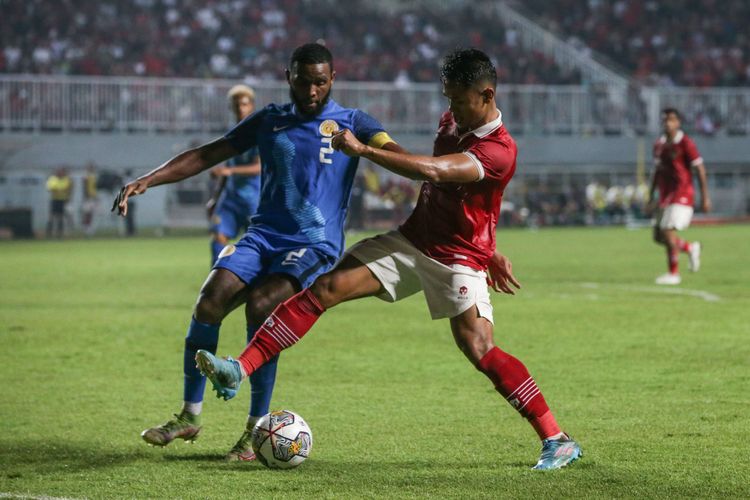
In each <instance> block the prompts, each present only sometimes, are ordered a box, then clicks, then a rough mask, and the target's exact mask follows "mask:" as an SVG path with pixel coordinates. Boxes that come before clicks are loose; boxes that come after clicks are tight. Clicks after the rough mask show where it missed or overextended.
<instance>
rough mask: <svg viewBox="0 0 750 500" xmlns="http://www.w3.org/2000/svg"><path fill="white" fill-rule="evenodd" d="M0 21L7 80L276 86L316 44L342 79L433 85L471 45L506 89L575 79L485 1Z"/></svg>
mask: <svg viewBox="0 0 750 500" xmlns="http://www.w3.org/2000/svg"><path fill="white" fill-rule="evenodd" d="M3 18H4V22H3V24H2V26H1V27H0V40H2V46H3V51H2V53H0V72H3V73H33V74H65V75H116V76H162V77H164V76H166V77H197V78H245V77H248V76H251V77H252V78H253V79H258V80H280V79H283V69H284V66H285V62H286V60H287V58H288V56H289V53H290V52H291V50H292V49H293V48H294V47H296V46H297V45H300V44H301V43H305V42H308V41H310V40H316V39H318V40H324V41H325V42H326V43H327V44H328V45H329V46H330V47H331V48H332V50H333V51H334V54H335V56H336V65H337V70H338V72H339V73H340V74H341V75H342V76H343V79H346V80H352V81H388V82H396V83H400V84H406V83H409V82H434V81H435V80H436V78H437V76H438V75H437V72H438V67H439V58H440V57H441V55H442V54H443V53H445V52H446V51H448V50H450V49H452V48H455V47H457V46H459V45H464V44H465V40H467V39H468V40H470V41H471V44H472V45H476V46H482V47H490V48H491V50H490V52H491V53H492V55H493V56H494V57H495V59H496V65H497V66H498V68H500V74H499V77H500V81H501V82H507V83H524V84H532V83H545V84H575V83H579V82H580V75H579V74H578V73H577V71H576V70H575V69H570V70H565V69H562V68H560V67H559V66H558V65H557V64H556V63H555V62H554V60H553V59H552V58H550V57H549V56H547V55H545V54H544V53H542V52H540V51H538V50H535V49H534V48H533V47H524V46H523V45H522V44H521V43H520V40H519V38H518V37H517V33H516V32H514V31H513V30H505V29H503V27H502V23H500V22H499V19H498V12H497V10H496V9H495V8H493V7H492V3H491V2H484V3H480V4H477V5H464V6H463V7H460V8H458V9H456V10H455V11H452V12H451V15H450V16H445V15H440V13H439V12H435V9H433V8H431V7H428V6H426V5H425V4H419V5H415V6H414V7H409V8H408V9H405V10H397V11H394V10H385V9H378V8H377V5H373V4H372V3H370V2H364V1H361V0H354V1H352V2H347V8H346V9H341V8H339V6H338V5H337V3H336V2H309V1H306V2H297V1H291V0H282V1H279V2H252V3H244V2H233V1H229V0H224V1H214V2H180V3H179V5H178V2H176V0H135V1H133V2H115V1H113V0H108V1H95V0H82V1H77V2H54V1H52V0H34V1H30V2H10V3H7V4H5V5H4V6H3ZM467 27H468V30H469V32H468V34H467ZM467 35H468V36H467Z"/></svg>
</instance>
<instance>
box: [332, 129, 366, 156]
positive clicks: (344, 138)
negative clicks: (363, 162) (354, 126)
mask: <svg viewBox="0 0 750 500" xmlns="http://www.w3.org/2000/svg"><path fill="white" fill-rule="evenodd" d="M331 146H332V147H333V149H335V150H337V151H341V152H342V153H344V154H345V155H348V156H360V155H362V154H363V153H364V152H365V148H366V146H365V145H364V144H362V143H361V142H359V141H358V140H357V138H356V137H354V134H352V131H351V130H348V129H344V130H342V131H341V132H337V133H336V134H335V135H334V136H333V140H332V141H331Z"/></svg>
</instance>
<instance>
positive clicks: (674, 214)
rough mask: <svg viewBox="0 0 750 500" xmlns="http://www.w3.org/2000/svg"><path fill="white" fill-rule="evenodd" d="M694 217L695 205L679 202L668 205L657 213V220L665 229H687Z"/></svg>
mask: <svg viewBox="0 0 750 500" xmlns="http://www.w3.org/2000/svg"><path fill="white" fill-rule="evenodd" d="M692 218H693V207H691V206H688V205H680V204H679V203H672V204H671V205H667V206H666V207H664V208H663V209H661V210H659V212H657V214H656V221H657V222H658V224H659V228H660V229H664V230H667V229H676V230H677V231H682V230H683V229H687V228H688V227H689V226H690V221H691V220H692Z"/></svg>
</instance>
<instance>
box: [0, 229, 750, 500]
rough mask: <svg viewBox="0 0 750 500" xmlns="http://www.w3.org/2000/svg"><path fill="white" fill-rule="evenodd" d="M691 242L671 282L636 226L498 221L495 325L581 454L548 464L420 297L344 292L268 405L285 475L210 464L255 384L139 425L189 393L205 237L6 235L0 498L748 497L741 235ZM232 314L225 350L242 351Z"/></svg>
mask: <svg viewBox="0 0 750 500" xmlns="http://www.w3.org/2000/svg"><path fill="white" fill-rule="evenodd" d="M686 235H687V236H688V237H690V238H699V239H701V240H702V241H703V242H704V248H705V251H704V262H703V270H702V271H701V272H700V273H698V274H695V275H691V274H689V273H688V272H687V269H686V268H687V266H686V262H685V259H684V257H683V261H682V264H683V268H684V271H683V275H684V276H683V277H684V279H683V285H682V286H680V287H677V288H674V289H665V288H658V287H656V286H654V285H652V283H653V279H654V277H655V276H656V275H657V274H660V273H662V272H663V271H664V267H665V258H664V256H663V252H662V251H661V250H660V249H659V248H657V247H656V246H655V245H653V244H652V243H651V242H650V235H649V232H648V231H647V230H637V231H628V230H625V229H620V228H618V229H567V230H543V231H539V232H529V231H520V230H514V231H502V232H500V233H499V238H498V240H499V244H500V246H501V248H502V249H503V250H505V252H506V253H507V254H508V255H509V256H511V257H512V259H513V262H514V266H515V270H516V272H517V276H518V277H519V279H520V280H521V281H522V283H523V286H524V288H523V290H522V291H521V292H520V293H519V294H518V295H517V296H516V297H506V296H500V295H495V296H494V305H495V321H496V330H495V332H496V333H495V335H496V340H497V342H498V344H499V345H500V346H501V347H503V348H504V349H505V350H508V351H510V352H511V353H513V354H515V355H516V356H517V357H519V358H521V359H522V360H523V361H524V362H525V363H526V364H527V365H528V367H529V369H530V370H531V372H532V374H534V376H535V377H536V379H537V381H538V382H539V385H540V387H541V388H542V390H543V391H544V394H545V396H546V398H547V400H548V402H549V403H550V405H551V407H552V409H553V411H555V412H556V414H557V416H558V420H559V421H560V422H561V423H562V425H563V427H564V428H565V429H566V430H567V431H568V432H570V433H571V434H572V435H573V436H574V437H576V438H577V439H578V440H580V442H581V444H582V446H583V449H584V453H585V456H584V458H583V460H581V461H580V462H577V463H575V464H574V465H573V466H571V467H570V468H568V469H565V470H562V471H558V472H552V473H538V472H534V471H531V470H529V467H530V466H531V465H533V463H534V462H535V461H536V459H537V456H538V453H539V444H538V442H537V441H536V438H535V435H534V433H533V432H532V430H531V429H530V427H529V426H528V424H526V423H525V421H524V420H523V419H521V418H520V417H518V416H517V415H516V414H515V412H514V411H513V410H512V409H511V408H510V407H509V406H508V405H507V404H506V403H504V401H502V399H501V398H500V397H499V395H498V394H497V393H495V391H494V390H493V389H492V387H491V384H490V383H489V381H488V380H486V379H485V378H484V376H482V375H481V374H480V373H479V372H477V371H476V370H474V368H473V367H471V366H470V364H469V363H468V362H466V360H465V359H464V358H463V356H462V355H461V353H460V352H459V351H458V349H456V347H455V346H454V345H453V341H452V339H451V335H450V331H449V328H448V324H447V321H431V320H430V319H429V316H428V313H427V309H426V306H425V305H424V303H423V299H422V297H421V295H420V296H417V297H413V298H411V299H409V300H406V301H404V302H401V303H398V304H386V303H384V302H380V301H378V300H377V299H366V300H362V301H357V302H353V303H347V304H344V305H342V306H340V307H338V308H336V309H335V310H334V311H332V312H330V313H328V314H326V315H325V316H324V317H323V318H322V319H321V320H320V321H319V322H318V323H317V324H316V326H315V327H314V329H313V330H312V331H311V333H310V334H309V335H308V336H307V337H306V338H305V339H304V340H303V341H302V342H301V343H300V344H299V345H298V346H295V347H294V348H292V349H290V350H289V351H286V352H285V353H284V354H283V355H282V358H281V362H280V366H279V381H278V383H277V389H276V394H275V397H274V401H273V407H276V408H281V407H284V408H289V409H291V410H294V411H296V412H298V413H300V414H301V415H302V416H304V417H305V419H306V420H307V421H308V423H309V424H310V426H311V427H312V430H313V433H314V440H315V443H314V448H313V453H312V456H311V458H310V459H309V460H308V461H307V462H305V463H304V464H303V465H302V466H301V467H299V468H298V469H295V470H292V471H285V472H278V471H270V470H267V469H265V468H264V467H263V466H261V465H260V464H258V463H242V464H228V463H224V462H222V460H221V457H222V455H223V454H224V453H225V452H226V451H227V450H228V448H229V447H230V446H231V445H232V444H233V443H234V441H235V440H236V438H237V437H238V436H239V434H240V432H241V430H242V426H243V423H244V418H245V413H246V409H247V408H246V405H247V400H248V399H249V398H248V392H249V391H248V390H247V389H245V390H244V391H243V394H242V396H241V397H238V398H236V399H235V400H233V401H230V402H228V403H225V402H223V401H219V400H216V399H214V398H213V396H212V394H213V393H211V394H207V399H206V404H205V405H204V426H205V427H204V430H203V434H202V436H201V437H200V439H199V440H198V441H197V442H196V444H195V445H192V446H191V445H186V444H183V443H182V442H177V443H174V444H173V445H171V446H169V447H167V448H165V449H156V448H148V447H147V446H146V445H145V444H144V443H143V442H142V441H141V439H140V437H139V433H140V432H141V430H142V429H144V428H145V427H148V426H151V425H154V424H157V423H160V422H162V421H164V420H166V419H167V418H169V417H170V416H171V414H172V413H173V412H176V411H177V410H178V409H179V405H180V398H181V384H182V382H181V380H182V371H181V363H182V354H181V352H182V343H183V337H184V335H185V330H186V328H187V325H188V322H189V319H190V313H191V306H192V303H193V302H194V300H195V297H196V294H197V292H198V289H199V287H200V285H201V282H202V280H203V279H204V278H205V275H206V274H207V268H208V244H207V241H206V240H205V239H204V238H172V239H134V240H116V239H110V240H95V241H82V240H77V241H62V242H10V243H2V244H0V345H1V346H2V352H3V361H2V363H0V391H2V392H0V423H1V427H0V430H1V431H2V432H0V496H3V495H7V494H16V495H32V496H42V495H50V496H65V497H86V498H113V497H128V498H135V497H179V498H241V497H244V498H251V497H259V498H265V497H276V498H288V497H302V498H326V497H328V498H333V497H339V498H350V497H381V496H384V497H427V496H435V497H461V498H498V497H509V498H548V497H553V496H562V497H578V498H589V497H634V496H645V497H671V496H674V497H694V496H713V497H720V496H721V497H733V498H736V497H746V496H748V494H750V489H748V479H749V476H750V474H749V473H748V470H749V469H750V460H749V458H748V457H749V455H748V450H747V446H746V443H747V432H748V429H750V425H749V424H750V404H749V402H748V401H750V398H749V397H748V394H750V364H749V362H750V285H748V283H750V227H748V226H730V227H717V228H696V229H691V230H689V231H688V232H687V233H686ZM350 241H354V239H353V238H350ZM691 291H700V292H705V293H695V294H693V295H690V293H693V292H691ZM707 299H708V300H707ZM711 299H714V300H711ZM242 316H243V315H242V314H241V313H240V312H239V311H238V312H236V313H235V314H233V315H232V316H230V318H228V319H227V320H226V321H225V323H224V326H223V329H222V337H221V342H220V345H219V352H220V353H222V354H237V353H238V352H239V351H240V349H241V348H242V347H243V338H244V325H243V317H242Z"/></svg>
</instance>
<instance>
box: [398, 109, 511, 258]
mask: <svg viewBox="0 0 750 500" xmlns="http://www.w3.org/2000/svg"><path fill="white" fill-rule="evenodd" d="M517 152H518V150H517V148H516V142H515V141H514V140H513V138H512V137H511V136H510V134H509V133H508V132H507V131H506V130H505V127H504V126H503V122H502V114H500V111H499V110H498V117H497V119H496V120H493V121H491V122H490V123H487V124H485V125H482V126H481V127H479V128H477V129H476V130H472V131H471V132H467V133H465V134H463V135H461V136H459V135H458V132H457V126H456V122H455V120H454V119H453V114H451V113H450V112H449V111H448V112H445V113H443V116H442V117H441V118H440V125H439V128H438V132H437V137H436V138H435V145H434V149H433V155H434V156H443V155H448V154H455V153H463V154H465V155H467V156H468V157H469V158H471V159H472V160H473V161H474V163H475V164H476V165H477V169H478V170H479V172H480V175H479V180H478V181H476V182H469V183H454V182H445V183H439V184H438V183H433V182H424V183H423V184H422V189H421V191H420V193H419V200H417V206H416V208H415V209H414V212H413V213H412V214H411V216H409V218H408V219H407V220H406V222H405V223H404V224H403V225H402V226H401V227H400V228H399V230H400V231H401V233H402V234H403V235H404V236H405V237H406V238H407V239H408V240H409V241H410V242H411V243H412V244H413V245H414V246H415V247H417V249H419V250H420V251H421V252H422V253H424V254H425V255H427V256H428V257H430V258H432V259H435V260H437V261H438V262H441V263H443V264H446V265H451V264H461V265H464V266H468V267H471V268H473V269H477V270H484V269H486V268H487V264H488V263H489V260H490V257H491V256H492V254H493V253H494V252H495V227H496V226H497V220H498V216H499V215H500V202H501V201H502V198H503V191H504V190H505V186H506V185H507V184H508V181H510V178H511V177H512V176H513V172H515V171H516V155H517Z"/></svg>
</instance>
